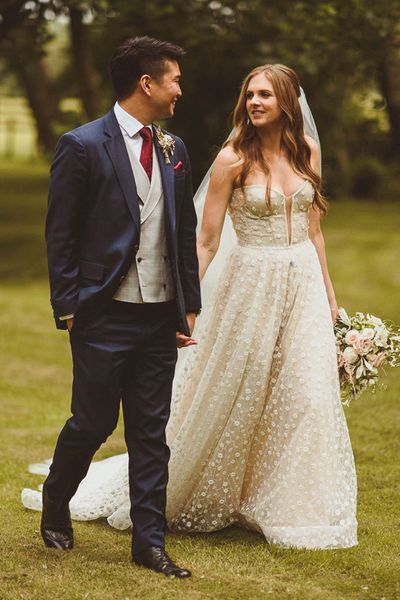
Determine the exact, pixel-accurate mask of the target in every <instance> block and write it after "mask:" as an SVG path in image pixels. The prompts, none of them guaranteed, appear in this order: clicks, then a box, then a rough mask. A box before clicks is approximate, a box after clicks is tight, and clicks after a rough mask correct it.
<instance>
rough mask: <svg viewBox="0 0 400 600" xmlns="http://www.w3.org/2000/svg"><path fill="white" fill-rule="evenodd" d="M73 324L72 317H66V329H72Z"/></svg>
mask: <svg viewBox="0 0 400 600" xmlns="http://www.w3.org/2000/svg"><path fill="white" fill-rule="evenodd" d="M73 326H74V317H72V318H71V319H67V327H68V331H72V328H73Z"/></svg>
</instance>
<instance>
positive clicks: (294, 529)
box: [22, 64, 357, 549]
mask: <svg viewBox="0 0 400 600" xmlns="http://www.w3.org/2000/svg"><path fill="white" fill-rule="evenodd" d="M301 96H302V94H301V88H300V86H299V82H298V78H297V75H296V74H295V72H294V71H293V70H292V69H290V68H288V67H285V66H283V65H278V64H276V65H264V66H261V67H257V68H256V69H254V70H253V71H251V72H250V73H249V74H248V76H247V77H246V79H245V80H244V83H243V85H242V89H241V92H240V96H239V99H238V102H237V105H236V108H235V112H234V130H233V133H232V136H231V138H230V139H229V140H228V141H227V142H226V143H225V144H224V146H223V148H222V150H221V151H220V152H219V154H218V156H217V158H216V160H215V163H214V165H213V167H212V170H211V176H210V177H206V180H205V184H204V185H202V186H201V191H200V193H198V194H197V197H198V198H199V197H200V200H199V204H200V206H201V205H202V200H201V198H202V197H203V196H204V195H205V194H204V193H203V189H206V191H207V193H206V198H205V203H204V211H203V218H202V226H201V232H200V235H199V239H198V255H199V265H200V278H201V279H203V277H204V276H205V274H206V271H207V270H208V267H209V265H210V263H211V262H212V261H213V259H214V256H215V255H216V253H217V250H218V248H220V252H218V255H219V254H222V255H225V254H226V257H224V258H225V259H224V260H223V261H221V259H220V257H218V255H217V259H216V261H215V262H218V260H219V267H218V268H217V269H215V268H214V274H212V273H210V272H211V271H212V270H213V267H214V265H212V266H211V267H210V269H209V272H208V273H207V276H206V277H205V280H204V282H205V283H207V281H206V280H207V278H208V279H210V277H211V275H213V277H211V279H214V280H216V282H215V284H214V285H211V288H213V290H212V291H211V292H207V293H206V294H205V296H206V300H205V302H204V305H205V308H204V310H203V313H202V315H201V317H200V319H199V321H200V322H199V323H198V324H197V327H196V330H197V331H198V345H197V346H195V347H194V348H192V349H191V351H190V353H188V354H187V355H186V356H185V357H184V359H183V360H181V361H180V363H181V364H180V365H179V367H178V371H177V374H176V378H175V384H174V394H173V404H172V412H171V418H170V421H169V425H168V429H167V438H168V442H169V445H170V448H171V459H170V466H169V472H170V478H169V485H168V501H167V520H168V525H169V528H170V529H171V530H175V531H180V532H193V531H196V532H204V531H213V530H216V529H221V528H224V527H227V526H229V525H231V524H232V523H235V522H238V523H240V524H241V525H242V526H244V527H246V528H250V529H254V530H257V531H259V532H261V533H263V535H264V536H265V538H266V540H267V541H268V542H270V543H274V544H279V545H281V546H285V547H297V548H314V549H316V548H346V547H351V546H354V545H356V544H357V521H356V516H355V513H356V493H357V492H356V475H355V468H354V459H353V453H352V449H351V444H350V440H349V434H348V430H347V425H346V421H345V417H344V412H343V409H342V405H341V400H340V389H339V379H338V371H337V365H336V347H335V338H334V333H333V325H332V323H333V322H334V321H335V319H336V317H337V305H336V300H335V295H334V290H333V286H332V283H331V280H330V277H329V273H328V268H327V262H326V256H325V247H324V239H323V236H322V233H321V230H320V216H321V214H324V213H325V212H326V202H325V200H324V198H323V196H322V194H321V178H320V175H319V173H320V156H319V154H320V153H319V145H318V143H317V142H318V136H317V134H316V131H315V132H314V134H313V136H312V137H311V136H309V135H305V133H304V131H305V124H304V119H303V115H304V114H305V113H304V110H303V114H302V108H301V105H300V102H299V99H301ZM302 105H303V106H304V102H302ZM305 105H306V103H305ZM311 120H312V117H311ZM232 225H233V230H234V232H235V238H236V239H235V241H231V240H232V235H233V230H231V231H229V228H230V227H231V228H232ZM215 272H217V274H215ZM208 285H209V287H210V282H208ZM127 463H128V461H127V455H120V456H116V457H111V458H110V459H106V460H104V461H100V462H98V463H94V464H93V465H92V466H91V468H90V471H89V473H88V475H87V477H86V479H85V480H84V481H83V482H82V483H81V486H80V487H79V489H78V492H77V493H76V495H75V497H74V498H73V499H72V501H71V503H70V510H71V516H72V517H73V518H75V519H80V520H90V519H96V518H99V517H108V521H109V523H110V524H111V525H112V526H114V527H117V528H120V529H123V528H127V527H129V526H130V524H131V523H130V518H129V491H128V471H127V469H128V467H127ZM47 468H48V465H32V467H31V470H32V471H33V472H42V473H45V471H46V469H47ZM22 500H23V502H24V504H25V506H27V507H28V508H33V509H36V510H40V508H41V494H40V492H35V491H33V490H24V491H23V493H22Z"/></svg>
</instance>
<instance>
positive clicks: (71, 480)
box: [45, 300, 177, 553]
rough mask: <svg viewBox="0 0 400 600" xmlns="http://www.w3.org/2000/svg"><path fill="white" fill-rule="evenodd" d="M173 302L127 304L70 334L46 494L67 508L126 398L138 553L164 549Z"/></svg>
mask: <svg viewBox="0 0 400 600" xmlns="http://www.w3.org/2000/svg"><path fill="white" fill-rule="evenodd" d="M175 330H176V305H175V302H173V301H172V302H163V303H155V304H130V303H126V302H118V301H116V300H112V301H111V302H110V304H109V307H108V308H107V310H106V311H105V312H104V313H103V314H101V315H100V316H99V317H97V318H96V319H94V320H93V321H91V322H90V323H88V324H87V325H84V326H79V325H77V326H76V327H75V326H74V328H73V330H72V332H71V333H70V340H71V349H72V358H73V374H74V377H73V391H72V417H71V418H70V419H68V421H67V422H66V424H65V426H64V428H63V429H62V431H61V433H60V435H59V438H58V441H57V445H56V449H55V452H54V458H53V463H52V465H51V467H50V473H49V476H48V478H47V480H46V482H45V487H46V490H47V493H48V496H49V498H50V499H51V500H53V501H54V502H56V503H57V504H58V505H59V507H60V508H61V507H63V506H66V505H67V504H68V503H69V501H70V499H71V498H72V497H73V495H74V494H75V492H76V490H77V488H78V486H79V483H80V482H81V481H82V479H83V478H84V477H85V475H86V473H87V471H88V469H89V465H90V462H91V460H92V458H93V455H94V453H95V452H96V450H97V449H98V448H99V446H100V445H101V444H102V443H103V442H104V441H105V440H106V439H107V437H108V436H109V435H110V434H111V433H112V432H113V430H114V429H115V427H116V425H117V421H118V416H119V408H120V403H121V400H122V407H123V414H124V424H125V440H126V444H127V447H128V453H129V484H130V498H131V518H132V523H133V542H132V550H133V553H138V552H141V551H142V550H144V549H145V548H146V547H148V546H161V547H163V546H164V535H165V505H166V487H167V482H168V460H169V455H170V452H169V448H168V446H167V443H166V438H165V427H166V425H167V422H168V418H169V414H170V403H171V389H172V380H173V376H174V371H175V364H176V358H177V350H176V343H175Z"/></svg>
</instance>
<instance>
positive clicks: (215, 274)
mask: <svg viewBox="0 0 400 600" xmlns="http://www.w3.org/2000/svg"><path fill="white" fill-rule="evenodd" d="M299 104H300V108H301V112H302V115H303V122H304V133H305V135H308V136H310V137H311V138H312V139H313V140H315V141H316V142H317V144H318V148H319V153H320V157H321V144H320V141H319V136H318V131H317V126H316V124H315V121H314V117H313V114H312V112H311V109H310V107H309V105H308V102H307V98H306V95H305V93H304V90H303V88H300V96H299ZM232 134H233V130H232V131H231V132H230V134H229V137H228V139H229V138H231V137H232ZM213 166H214V163H213V164H212V165H211V166H210V168H209V169H208V171H207V173H206V174H205V176H204V178H203V180H202V182H201V183H200V185H199V187H198V189H197V191H196V193H195V196H194V205H195V208H196V214H197V223H198V224H197V233H199V232H200V229H201V223H202V216H203V210H204V203H205V199H206V196H207V190H208V186H209V183H210V175H211V171H212V168H213ZM235 244H236V234H235V231H234V229H233V225H232V221H231V218H230V216H229V213H228V212H227V213H226V215H225V221H224V226H223V230H222V233H221V239H220V245H219V248H218V252H217V254H216V256H215V258H214V260H213V261H212V263H211V264H210V266H209V267H208V269H207V272H206V274H205V276H204V278H203V281H202V282H201V297H202V304H203V307H207V306H208V305H209V304H210V302H212V298H213V295H214V292H215V289H216V285H217V282H218V280H219V277H220V274H221V272H222V270H223V267H224V263H225V260H226V258H227V256H228V255H229V253H230V251H231V249H232V247H233V246H234V245H235ZM202 320H203V316H202V314H201V315H200V316H199V317H198V318H197V319H196V327H195V331H194V333H193V337H195V338H196V334H197V332H200V331H201V327H202ZM188 352H190V348H189V349H188V350H183V351H181V352H180V353H179V354H180V357H179V360H178V365H177V375H176V377H175V379H177V378H178V379H179V372H180V370H181V367H182V363H183V362H184V360H183V359H184V356H185V355H186V354H187V353H188ZM177 376H178V377H177Z"/></svg>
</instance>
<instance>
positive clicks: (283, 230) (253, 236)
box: [229, 181, 314, 247]
mask: <svg viewBox="0 0 400 600" xmlns="http://www.w3.org/2000/svg"><path fill="white" fill-rule="evenodd" d="M265 192H266V188H265V186H264V185H249V186H245V192H244V193H243V192H242V190H240V189H235V190H234V192H233V194H232V198H231V201H230V203H229V214H230V216H231V219H232V223H233V227H234V229H235V231H236V235H237V238H238V242H239V244H240V245H241V246H256V247H257V246H272V247H279V246H281V247H285V246H289V245H295V244H300V243H302V242H305V241H306V240H307V239H308V210H309V208H310V206H311V204H312V201H313V197H314V188H313V187H312V185H311V183H310V182H309V181H306V182H305V183H304V184H303V185H302V186H301V188H300V189H299V190H298V191H297V192H295V193H294V194H293V195H292V196H291V197H288V198H285V196H284V195H283V194H282V193H280V192H278V191H276V190H271V208H269V207H268V204H267V200H266V197H265ZM290 200H291V209H290V210H289V211H288V215H287V214H286V210H285V208H286V204H285V203H287V202H289V203H290ZM288 221H289V222H288ZM290 224H291V239H289V229H290Z"/></svg>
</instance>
